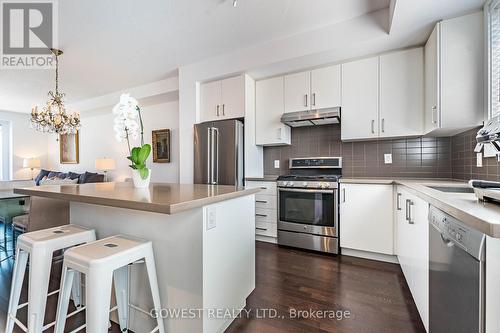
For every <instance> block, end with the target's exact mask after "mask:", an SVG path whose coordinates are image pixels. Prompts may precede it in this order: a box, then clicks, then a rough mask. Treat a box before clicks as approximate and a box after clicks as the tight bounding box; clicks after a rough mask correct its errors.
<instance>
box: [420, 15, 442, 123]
mask: <svg viewBox="0 0 500 333" xmlns="http://www.w3.org/2000/svg"><path fill="white" fill-rule="evenodd" d="M440 27H441V25H440V23H438V24H436V26H435V27H434V30H433V31H432V33H431V35H430V37H429V39H428V40H427V43H426V44H425V48H424V58H425V59H424V72H425V75H424V77H425V108H424V110H425V111H424V119H425V125H424V127H425V128H424V130H425V132H426V133H429V132H431V131H433V130H435V129H436V128H438V127H439V119H440V107H439V34H440V29H441V28H440Z"/></svg>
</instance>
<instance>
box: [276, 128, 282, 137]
mask: <svg viewBox="0 0 500 333" xmlns="http://www.w3.org/2000/svg"><path fill="white" fill-rule="evenodd" d="M281 133H282V131H281V127H280V128H278V138H277V139H278V140H281Z"/></svg>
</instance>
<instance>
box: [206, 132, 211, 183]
mask: <svg viewBox="0 0 500 333" xmlns="http://www.w3.org/2000/svg"><path fill="white" fill-rule="evenodd" d="M211 152H212V128H211V127H209V128H207V155H208V158H207V183H208V184H212V170H211V163H212V155H211Z"/></svg>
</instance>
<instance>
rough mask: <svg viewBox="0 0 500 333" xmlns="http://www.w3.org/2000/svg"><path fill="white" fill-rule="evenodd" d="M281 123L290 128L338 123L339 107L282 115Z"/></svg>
mask: <svg viewBox="0 0 500 333" xmlns="http://www.w3.org/2000/svg"><path fill="white" fill-rule="evenodd" d="M281 122H282V123H284V124H286V125H288V126H290V127H303V126H318V125H328V124H338V123H340V107H335V108H328V109H320V110H310V111H298V112H289V113H284V114H283V116H281Z"/></svg>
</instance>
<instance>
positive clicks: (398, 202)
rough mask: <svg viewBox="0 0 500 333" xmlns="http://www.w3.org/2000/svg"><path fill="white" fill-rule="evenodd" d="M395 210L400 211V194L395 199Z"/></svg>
mask: <svg viewBox="0 0 500 333" xmlns="http://www.w3.org/2000/svg"><path fill="white" fill-rule="evenodd" d="M396 206H397V210H401V193H398V197H397V199H396Z"/></svg>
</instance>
